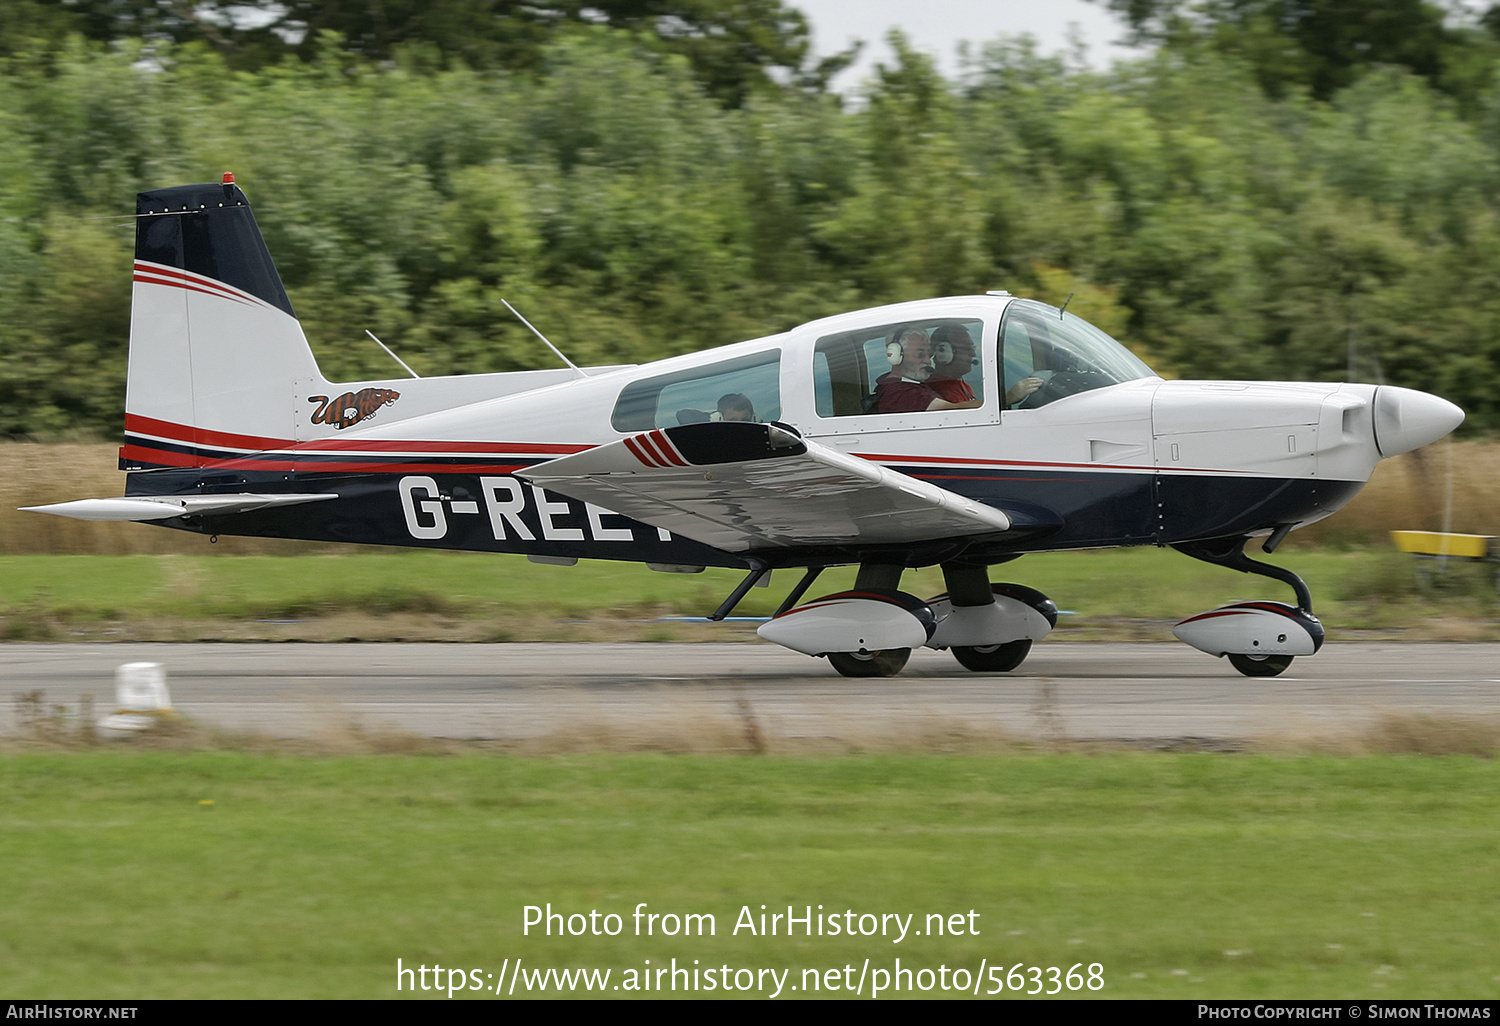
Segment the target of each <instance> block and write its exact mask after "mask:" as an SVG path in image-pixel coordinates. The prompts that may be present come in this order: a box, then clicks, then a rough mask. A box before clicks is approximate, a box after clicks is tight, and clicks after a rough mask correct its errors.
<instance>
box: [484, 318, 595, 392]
mask: <svg viewBox="0 0 1500 1026" xmlns="http://www.w3.org/2000/svg"><path fill="white" fill-rule="evenodd" d="M500 302H502V303H505V309H507V310H509V311H510V312H511V313H513V314H515V315H516V319H517V320H519V321H520V322H521V323H522V324H524V325H526V327H528V328H531V333H532V334H533V335H535V336H536V337H537V338H539V339H541V340H542V342H543V343H545V344H546V346H547V348H548V349H550V350H552V351H553V352H554V353H556V354H557V358H558V359H559V360H561V361H562V362H563V363H565V364H567V365H568V366H569V367H572V368H573V370H574V371H575V372H576V373H577V374H578V376H579V377H580V378H586V377H588V375H587V374H585V373H584V372H583V371H582V370H581V369H580V368H579V366H578V365H577V364H576V363H574V362H573V361H572V360H570V359H568V358H567V357H566V356H564V355H563V353H562V350H561V349H559V348H557V347H556V346H555V345H553V344H552V343H551V342H548V341H547V336H546V335H543V334H542V333H541V332H540V331H537V330H536V328H535V326H533V325H532V323H531V322H530V321H528V320H527V319H526V318H524V317H522V316H521V311H519V310H517V309H516V308H515V307H513V306H511V305H510V303H509V302H507V301H506V300H505V299H504V298H502V299H501V300H500Z"/></svg>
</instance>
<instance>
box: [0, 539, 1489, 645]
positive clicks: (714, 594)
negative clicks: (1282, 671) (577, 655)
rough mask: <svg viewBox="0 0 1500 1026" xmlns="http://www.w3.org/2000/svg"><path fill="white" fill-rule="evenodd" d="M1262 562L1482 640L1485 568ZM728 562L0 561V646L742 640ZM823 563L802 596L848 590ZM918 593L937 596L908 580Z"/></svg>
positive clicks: (1190, 602) (1125, 608)
mask: <svg viewBox="0 0 1500 1026" xmlns="http://www.w3.org/2000/svg"><path fill="white" fill-rule="evenodd" d="M1276 562H1278V563H1280V564H1282V565H1284V566H1288V567H1291V568H1293V569H1295V570H1296V571H1297V572H1298V573H1300V574H1302V575H1303V576H1304V577H1305V578H1306V579H1307V581H1308V583H1309V585H1310V586H1311V588H1312V589H1313V594H1314V597H1315V601H1316V602H1317V607H1316V608H1317V611H1318V613H1319V615H1320V616H1321V617H1322V618H1323V620H1324V622H1325V623H1326V624H1327V625H1328V627H1329V628H1330V631H1331V632H1332V633H1333V635H1334V636H1343V637H1350V636H1351V634H1352V635H1353V636H1363V637H1367V638H1368V637H1382V636H1387V637H1404V638H1408V639H1421V640H1433V641H1440V640H1441V641H1480V640H1497V639H1500V597H1497V595H1496V592H1495V582H1494V579H1493V573H1494V570H1493V567H1491V566H1483V565H1477V564H1473V565H1470V564H1461V563H1457V562H1455V563H1453V564H1451V565H1450V566H1449V567H1448V568H1447V570H1446V571H1445V572H1444V573H1441V574H1428V575H1427V576H1426V578H1425V579H1424V578H1420V577H1419V576H1418V574H1417V567H1416V564H1415V563H1414V562H1412V561H1411V560H1410V559H1409V557H1406V556H1403V555H1402V554H1400V553H1396V552H1391V551H1386V550H1383V549H1376V550H1363V549H1353V550H1337V549H1303V550H1291V551H1286V552H1283V553H1281V554H1280V555H1279V556H1278V557H1277V559H1276ZM995 575H996V577H997V579H1004V580H1013V581H1018V582H1021V583H1025V584H1029V585H1031V586H1033V587H1036V588H1040V589H1041V590H1042V591H1043V592H1045V593H1047V594H1049V595H1051V596H1052V597H1053V598H1054V599H1055V600H1056V601H1057V603H1058V605H1059V606H1060V607H1062V608H1063V609H1064V610H1066V611H1067V612H1066V613H1065V615H1064V616H1063V617H1062V619H1061V621H1060V623H1059V629H1060V631H1061V632H1062V635H1063V636H1070V637H1074V638H1091V639H1101V640H1103V639H1111V640H1151V639H1158V640H1167V639H1169V638H1170V632H1169V628H1170V625H1171V624H1172V623H1174V622H1175V621H1177V620H1180V619H1182V618H1184V617H1186V616H1190V615H1192V614H1194V613H1197V612H1201V611H1203V610H1205V609H1210V608H1212V607H1214V606H1216V605H1219V604H1222V603H1224V602H1230V601H1235V600H1239V599H1249V598H1278V599H1283V600H1290V599H1291V597H1292V596H1291V592H1290V589H1287V588H1285V587H1284V586H1282V585H1280V584H1277V583H1275V582H1272V581H1268V580H1266V579H1264V578H1261V577H1253V576H1249V575H1245V574H1239V573H1235V572H1233V571H1229V570H1224V569H1222V568H1219V567H1213V566H1209V565H1207V564H1204V563H1200V562H1197V561H1194V560H1191V559H1188V558H1187V557H1185V556H1183V555H1181V554H1179V553H1176V552H1173V551H1170V550H1163V549H1152V548H1142V549H1114V550H1105V551H1097V552H1058V553H1039V554H1035V555H1031V556H1027V557H1025V558H1024V559H1023V560H1021V561H1019V562H1016V563H1013V564H1006V565H1005V566H1003V567H998V568H996V570H995ZM739 577H740V575H739V574H738V573H736V572H734V571H729V570H709V571H707V572H705V573H703V574H699V575H694V576H682V575H676V574H658V573H653V572H652V571H650V570H647V569H646V568H645V567H643V566H639V565H635V564H628V563H607V562H600V561H586V562H583V563H580V564H579V565H578V566H576V567H570V568H564V567H555V566H539V565H537V564H534V563H530V562H528V561H527V560H526V559H525V558H523V557H519V556H504V555H493V554H486V553H465V552H428V551H413V550H406V551H401V550H397V551H390V552H355V553H349V554H345V555H336V556H335V555H323V556H302V557H298V558H286V557H278V556H263V555H262V556H229V557H223V556H214V557H210V556H185V555H172V554H164V555H133V556H48V555H33V556H0V639H3V640H37V641H46V640H139V641H199V640H306V641H344V640H347V641H390V640H440V641H567V640H593V641H600V640H661V641H668V640H671V641H678V640H684V641H685V640H695V639H702V640H726V639H731V638H735V637H745V638H753V637H754V635H753V633H752V631H751V629H750V628H749V627H747V626H745V625H738V626H736V625H733V624H731V625H717V624H715V625H706V624H701V623H682V622H677V621H674V620H673V619H672V618H673V617H702V616H705V615H707V614H708V613H709V612H711V611H712V610H713V609H714V607H715V606H717V605H718V604H719V602H720V601H721V600H722V598H723V597H724V596H725V595H726V594H728V593H729V591H730V590H731V589H732V588H733V586H734V585H735V584H736V583H737V582H738V580H739ZM853 579H854V570H853V568H850V567H843V568H835V569H834V570H831V571H829V572H828V573H827V574H825V575H824V576H823V577H822V578H820V579H819V581H818V584H817V586H816V589H815V590H814V591H813V592H812V594H813V595H819V594H827V593H829V592H834V591H838V590H841V589H843V588H847V587H849V586H851V585H852V583H853ZM793 580H795V575H794V574H792V573H788V572H786V571H781V572H779V573H778V574H776V575H775V581H774V582H773V586H772V587H769V588H765V589H754V590H753V592H752V594H751V595H750V596H748V597H747V598H746V600H745V601H744V602H743V603H742V604H741V607H740V609H739V610H738V611H737V612H738V613H740V614H743V615H749V616H757V615H759V616H765V615H769V614H770V613H771V612H772V611H774V610H775V608H776V606H777V605H778V604H779V603H780V601H781V599H782V597H783V596H784V595H785V593H786V591H787V589H788V588H790V587H791V584H792V582H793ZM903 587H904V588H906V589H907V590H909V591H911V592H913V593H915V594H919V595H924V596H926V595H935V594H937V593H939V592H941V591H943V590H945V589H944V586H943V582H942V575H941V574H940V573H939V572H938V571H937V570H936V569H934V568H928V569H925V570H921V571H914V572H911V573H909V574H908V575H907V576H906V577H905V578H904V580H903Z"/></svg>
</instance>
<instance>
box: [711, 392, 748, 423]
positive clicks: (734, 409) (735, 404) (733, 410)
mask: <svg viewBox="0 0 1500 1026" xmlns="http://www.w3.org/2000/svg"><path fill="white" fill-rule="evenodd" d="M719 419H720V420H739V421H745V422H748V423H751V424H753V423H755V404H754V403H752V402H751V401H750V398H749V396H746V395H742V394H741V393H739V392H730V393H728V394H727V395H721V396H720V397H719Z"/></svg>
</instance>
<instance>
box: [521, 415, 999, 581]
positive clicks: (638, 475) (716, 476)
mask: <svg viewBox="0 0 1500 1026" xmlns="http://www.w3.org/2000/svg"><path fill="white" fill-rule="evenodd" d="M517 473H518V475H519V476H521V477H525V478H528V479H530V480H532V481H534V482H536V483H537V484H539V485H541V486H543V487H545V488H549V489H552V490H553V491H556V492H559V493H561V494H563V495H567V496H571V497H572V498H575V499H582V500H583V501H585V502H592V503H595V504H596V505H600V506H604V507H606V508H607V509H610V510H613V511H614V512H616V513H622V514H624V515H625V516H628V517H633V518H634V519H636V520H639V521H641V522H643V523H647V524H651V525H652V526H654V527H659V528H663V529H665V530H668V531H671V532H673V533H674V534H679V535H682V536H683V537H686V538H691V539H693V540H694V541H699V542H703V543H704V544H706V545H712V546H714V547H715V548H718V549H722V550H724V551H727V552H744V551H747V550H751V549H766V548H798V547H802V546H807V545H840V544H850V543H858V544H861V545H887V544H899V543H903V542H907V543H910V542H930V541H934V540H936V539H941V538H956V537H967V536H974V535H996V534H1000V533H1002V532H1005V531H1008V530H1010V526H1011V522H1010V518H1009V517H1008V516H1006V515H1005V513H1003V512H1001V511H1000V510H998V509H994V508H992V507H990V506H985V505H983V504H981V503H977V502H974V501H973V500H971V499H966V498H964V497H963V496H962V495H958V494H957V493H955V492H950V491H948V490H947V489H944V488H939V487H937V486H936V485H933V484H929V483H928V482H926V481H919V480H917V479H916V478H913V477H908V476H907V475H905V474H899V473H897V472H895V471H893V470H887V469H885V468H884V467H881V466H878V465H876V464H873V463H870V462H868V461H866V460H861V459H858V458H856V457H853V456H849V455H847V454H845V453H842V452H839V451H837V450H836V449H830V448H828V447H827V446H824V445H819V444H818V443H817V442H810V441H807V440H806V439H803V438H801V437H799V436H798V435H797V434H796V432H794V431H792V430H790V429H788V428H785V427H782V426H780V425H777V424H749V423H733V422H725V423H714V424H688V425H684V426H682V427H669V428H659V429H657V430H655V431H648V432H646V433H644V434H639V435H634V436H632V437H630V438H625V439H621V440H620V441H618V442H611V443H609V444H607V445H601V446H598V447H597V448H593V449H589V450H587V451H585V452H581V453H576V454H574V455H572V456H563V457H561V458H559V459H555V460H552V461H550V462H548V463H543V464H541V465H540V466H536V467H532V468H530V469H528V470H522V471H518V472H517Z"/></svg>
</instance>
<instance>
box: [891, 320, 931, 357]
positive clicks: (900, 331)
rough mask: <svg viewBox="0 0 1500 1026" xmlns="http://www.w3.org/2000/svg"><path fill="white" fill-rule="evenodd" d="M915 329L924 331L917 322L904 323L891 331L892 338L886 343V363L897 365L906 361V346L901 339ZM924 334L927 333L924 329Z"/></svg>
mask: <svg viewBox="0 0 1500 1026" xmlns="http://www.w3.org/2000/svg"><path fill="white" fill-rule="evenodd" d="M914 331H922V329H921V328H919V327H917V326H916V325H915V324H903V325H901V327H899V328H897V329H896V330H895V331H893V332H891V340H890V341H889V342H887V343H886V344H885V362H886V363H888V364H890V365H891V366H892V367H897V366H900V365H901V364H903V363H905V362H906V347H905V346H903V345H902V344H901V340H902V339H903V338H905V337H906V336H907V335H910V334H911V333H912V332H914ZM922 334H924V335H925V334H926V332H925V331H922Z"/></svg>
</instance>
